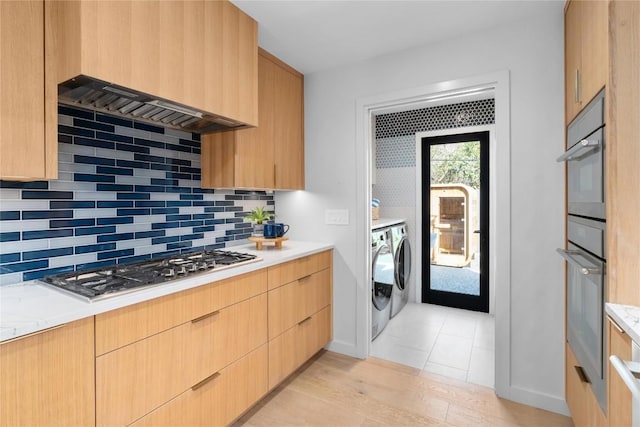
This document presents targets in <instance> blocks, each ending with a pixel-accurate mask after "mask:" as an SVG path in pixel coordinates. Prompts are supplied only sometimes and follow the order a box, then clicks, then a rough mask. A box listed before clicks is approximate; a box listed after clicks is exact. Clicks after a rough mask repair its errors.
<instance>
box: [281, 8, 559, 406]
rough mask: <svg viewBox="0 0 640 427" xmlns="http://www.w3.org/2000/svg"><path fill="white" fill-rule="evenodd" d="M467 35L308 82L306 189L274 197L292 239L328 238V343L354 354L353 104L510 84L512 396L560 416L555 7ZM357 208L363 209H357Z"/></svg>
mask: <svg viewBox="0 0 640 427" xmlns="http://www.w3.org/2000/svg"><path fill="white" fill-rule="evenodd" d="M559 5H560V6H559V7H558V10H557V13H556V14H554V15H553V16H546V17H534V18H531V19H529V20H526V21H520V22H516V23H513V24H512V25H509V26H505V27H498V28H495V29H492V30H490V31H486V32H483V33H479V34H474V35H472V36H466V37H462V38H459V39H455V40H450V41H447V42H443V43H438V44H436V45H429V46H425V47H422V48H416V49H411V50H407V51H402V52H398V53H396V54H392V55H387V56H384V57H379V58H376V59H373V60H369V61H364V62H358V63H355V64H352V65H349V66H345V67H341V68H339V69H334V70H327V71H322V72H318V73H314V74H310V75H307V76H305V139H306V141H305V150H306V165H305V166H306V180H307V191H305V192H291V193H285V192H283V193H277V194H276V205H277V206H278V213H279V219H280V220H283V221H285V222H287V223H289V224H291V231H290V237H291V238H295V239H300V240H317V241H326V242H332V243H334V244H335V247H336V251H335V253H336V255H335V258H334V303H335V305H334V325H335V326H334V342H333V343H332V345H331V348H332V349H333V350H336V351H341V352H344V353H347V354H356V351H355V349H356V346H357V342H358V340H362V339H365V338H367V337H358V336H357V333H356V330H357V327H358V325H357V319H356V308H355V307H356V299H355V298H356V289H357V288H358V287H365V286H366V285H367V284H365V283H362V282H363V278H362V273H361V272H362V271H363V268H362V267H361V266H362V265H363V264H364V263H365V262H366V261H365V259H364V256H362V255H360V257H361V258H362V259H359V258H358V255H357V253H358V252H359V254H364V253H365V252H364V251H362V250H360V251H359V250H358V248H356V244H357V241H356V240H357V236H358V234H359V233H363V232H365V231H366V229H367V228H368V227H369V225H368V224H366V219H365V218H356V217H355V212H356V211H357V206H356V200H357V198H358V195H357V194H356V189H357V182H358V181H361V179H362V178H361V177H358V176H357V172H356V164H357V163H358V159H360V156H364V153H359V152H357V150H356V146H360V145H359V144H356V100H357V99H359V98H362V97H369V96H373V95H377V94H381V93H388V92H393V91H399V90H403V89H407V88H413V87H420V86H424V85H427V84H432V83H437V82H442V81H449V80H453V79H458V78H464V77H469V76H475V75H480V74H485V73H490V72H494V71H499V70H508V71H509V72H510V82H511V88H510V89H511V91H510V93H511V112H510V113H511V193H512V194H511V266H510V271H511V281H510V283H509V284H507V286H509V287H510V289H511V299H510V311H511V325H509V326H510V331H511V336H510V341H511V345H510V347H509V348H510V351H511V359H510V360H511V366H510V367H509V372H510V386H511V391H510V393H509V395H508V396H506V397H508V398H512V399H514V400H518V401H522V402H526V403H529V404H532V405H534V406H540V407H545V408H546V409H551V410H556V411H560V412H566V406H565V405H564V397H563V396H564V383H563V378H564V374H563V372H564V368H563V360H564V348H563V345H564V327H563V324H564V308H563V307H564V290H563V268H562V262H561V260H560V258H559V257H558V256H557V255H556V254H555V248H556V247H560V246H562V244H563V236H564V231H563V210H564V203H563V197H564V190H563V188H564V185H563V167H562V165H560V164H557V163H555V157H556V156H557V155H558V154H559V153H560V152H561V151H562V147H563V138H564V132H563V68H562V63H563V48H562V46H563V42H562V40H563V19H562V4H561V2H559ZM332 208H346V209H348V210H349V212H350V223H349V225H347V226H329V225H325V224H324V210H325V209H332ZM360 210H361V209H360Z"/></svg>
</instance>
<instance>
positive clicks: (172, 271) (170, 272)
mask: <svg viewBox="0 0 640 427" xmlns="http://www.w3.org/2000/svg"><path fill="white" fill-rule="evenodd" d="M163 274H164V277H174V276H175V275H176V270H175V269H173V268H168V269H166V270H165V271H164V272H163Z"/></svg>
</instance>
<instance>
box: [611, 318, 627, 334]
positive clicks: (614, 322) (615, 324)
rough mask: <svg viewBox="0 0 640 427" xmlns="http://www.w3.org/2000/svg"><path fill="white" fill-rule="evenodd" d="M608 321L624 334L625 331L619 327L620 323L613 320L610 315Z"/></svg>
mask: <svg viewBox="0 0 640 427" xmlns="http://www.w3.org/2000/svg"><path fill="white" fill-rule="evenodd" d="M609 322H611V325H612V326H613V327H614V328H616V330H617V331H618V332H619V333H621V334H622V335H624V334H626V332H625V331H623V330H622V328H621V327H620V325H618V322H616V321H615V320H613V319H612V318H611V317H609Z"/></svg>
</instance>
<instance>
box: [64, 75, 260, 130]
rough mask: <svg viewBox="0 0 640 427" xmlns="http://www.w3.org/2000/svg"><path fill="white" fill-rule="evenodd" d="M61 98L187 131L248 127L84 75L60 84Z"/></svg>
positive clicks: (78, 104) (78, 105)
mask: <svg viewBox="0 0 640 427" xmlns="http://www.w3.org/2000/svg"><path fill="white" fill-rule="evenodd" d="M58 102H60V103H62V104H67V105H71V106H77V107H83V108H88V109H91V110H96V111H102V112H105V113H108V114H112V115H116V116H120V117H125V118H128V119H132V120H137V121H141V122H146V123H150V124H153V125H156V126H161V127H169V128H173V129H179V130H183V131H186V132H197V133H213V132H221V131H227V130H233V129H240V128H244V127H248V126H247V125H246V124H245V123H241V122H237V121H234V120H230V119H227V118H225V117H221V116H218V115H215V114H212V113H208V112H206V111H201V110H196V109H194V108H191V107H188V106H185V105H181V104H177V103H175V102H171V101H169V100H166V99H162V98H158V97H153V96H151V95H148V94H146V93H143V92H139V91H135V90H131V89H128V88H125V87H122V86H117V85H113V84H111V83H108V82H105V81H102V80H98V79H95V78H91V77H87V76H84V75H80V76H78V77H75V78H73V79H70V80H67V81H66V82H63V83H61V84H59V85H58Z"/></svg>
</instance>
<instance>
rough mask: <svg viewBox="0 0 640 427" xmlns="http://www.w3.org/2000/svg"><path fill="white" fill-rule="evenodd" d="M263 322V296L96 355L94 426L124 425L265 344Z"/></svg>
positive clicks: (264, 301)
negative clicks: (98, 355) (95, 423)
mask: <svg viewBox="0 0 640 427" xmlns="http://www.w3.org/2000/svg"><path fill="white" fill-rule="evenodd" d="M266 322H267V296H266V294H262V295H259V296H256V297H254V298H251V299H249V300H246V301H243V302H240V303H238V304H235V305H232V306H230V307H226V308H224V309H222V310H220V311H219V312H213V313H210V314H209V315H207V316H203V317H202V318H199V319H194V320H193V321H191V322H187V323H185V324H182V325H180V326H177V327H175V328H172V329H170V330H168V331H165V332H162V333H160V334H156V335H153V336H150V337H149V338H146V339H143V340H140V341H137V342H135V343H133V344H130V345H128V346H125V347H122V348H120V349H118V350H115V351H112V352H110V353H106V354H104V355H102V356H100V357H98V358H97V359H96V397H97V402H98V403H97V413H96V421H97V425H99V426H102V425H105V426H109V425H121V424H128V423H130V422H132V421H134V420H136V419H138V418H139V417H141V416H143V415H144V414H146V413H148V412H149V411H151V410H152V409H153V408H157V407H158V406H160V405H162V404H164V403H165V402H167V401H169V400H170V399H172V398H174V397H175V396H177V395H179V394H180V393H182V392H183V391H184V390H186V389H188V388H189V387H191V386H193V385H194V384H196V383H198V382H199V381H202V380H203V379H205V378H208V377H209V376H210V375H212V374H214V373H215V372H217V371H219V370H221V369H222V368H224V367H225V366H227V365H228V364H230V363H231V362H233V361H234V360H236V359H238V358H240V357H242V356H243V355H245V354H247V353H248V352H250V351H251V350H253V349H255V348H257V347H259V346H260V345H262V344H264V343H266V342H267V325H266ZM113 408H118V410H117V411H114V410H113Z"/></svg>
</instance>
